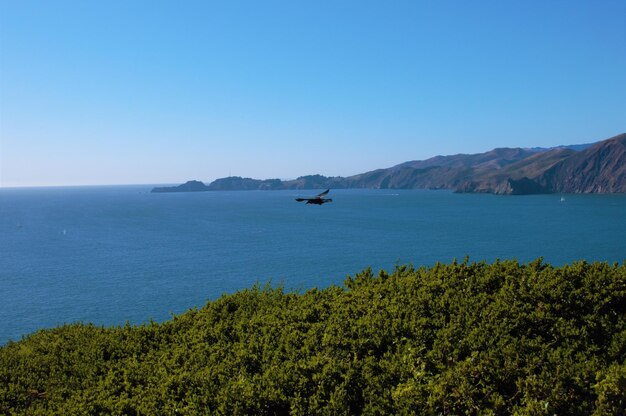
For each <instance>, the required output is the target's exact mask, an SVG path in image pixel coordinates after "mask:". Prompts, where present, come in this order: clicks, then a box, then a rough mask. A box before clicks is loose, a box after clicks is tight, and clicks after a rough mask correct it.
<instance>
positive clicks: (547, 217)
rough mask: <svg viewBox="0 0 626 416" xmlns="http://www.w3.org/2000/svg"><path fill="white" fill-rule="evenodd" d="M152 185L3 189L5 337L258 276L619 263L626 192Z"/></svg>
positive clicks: (108, 317)
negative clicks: (469, 263) (471, 264)
mask: <svg viewBox="0 0 626 416" xmlns="http://www.w3.org/2000/svg"><path fill="white" fill-rule="evenodd" d="M151 188H152V187H151V186H118V187H85V188H30V189H27V188H24V189H0V282H1V283H2V290H1V291H0V315H1V316H0V343H5V342H7V341H8V340H9V339H13V340H17V339H19V338H20V336H22V335H25V334H28V333H30V332H32V331H35V330H37V329H40V328H45V327H51V326H55V325H59V324H63V323H66V322H67V323H70V322H75V321H83V322H94V323H96V324H104V325H120V324H124V323H125V322H126V321H127V320H128V321H130V322H131V323H141V322H145V321H147V320H149V319H155V320H157V321H161V320H164V319H167V318H168V317H169V315H170V313H181V312H183V311H185V310H186V309H188V308H191V307H194V306H202V305H203V304H205V303H206V301H207V300H210V299H215V298H217V297H219V296H220V295H221V294H223V293H232V292H234V291H236V290H239V289H243V288H247V287H250V286H251V285H253V284H254V283H257V282H259V283H261V284H264V283H266V282H268V281H271V282H272V284H279V283H282V284H284V286H285V287H286V288H288V289H295V290H306V289H308V288H311V287H326V286H329V285H333V284H335V285H339V284H341V283H342V282H343V280H344V278H345V277H346V275H353V274H354V273H356V272H358V271H361V270H362V269H364V268H366V267H368V266H371V267H372V268H373V269H375V270H378V269H380V268H385V269H392V268H393V267H394V265H395V264H404V263H413V264H414V265H415V266H420V265H433V264H434V263H436V262H438V261H439V262H450V261H452V260H453V259H455V258H456V259H459V260H462V259H463V258H464V257H465V256H466V255H467V256H469V257H470V260H475V261H482V260H487V261H493V260H495V259H496V258H500V259H511V258H514V259H518V260H519V261H522V262H527V261H530V260H533V259H535V258H537V257H540V256H542V257H543V258H544V259H545V261H546V262H550V263H553V264H555V265H562V264H564V263H571V262H573V261H576V260H581V259H584V260H587V261H595V260H599V261H608V262H623V261H624V260H625V258H626V238H624V236H625V235H626V215H625V214H626V195H563V196H561V195H533V196H494V195H482V194H455V193H451V192H449V191H424V190H388V189H387V190H363V189H358V190H357V189H351V190H332V191H331V193H330V195H329V196H330V197H332V198H333V202H332V203H330V204H325V205H323V206H311V205H304V204H302V203H297V202H295V201H294V198H295V197H297V196H307V195H310V194H314V193H315V191H294V190H287V191H216V192H200V193H164V194H153V193H150V189H151ZM562 199H563V200H562Z"/></svg>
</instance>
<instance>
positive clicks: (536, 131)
mask: <svg viewBox="0 0 626 416" xmlns="http://www.w3.org/2000/svg"><path fill="white" fill-rule="evenodd" d="M625 15H626V2H623V1H617V0H614V1H612V0H607V1H604V2H593V1H555V2H550V3H545V2H539V1H528V2H523V3H519V4H507V3H503V2H498V1H482V2H473V3H461V2H454V1H439V2H430V1H417V2H414V1H400V2H394V3H393V4H383V3H382V2H380V3H377V2H369V1H365V2H362V1H359V2H356V1H346V2H341V3H337V2H324V1H322V2H316V3H297V4H296V3H282V2H277V1H268V2H264V3H262V4H261V3H254V2H245V1H232V2H227V3H213V2H195V1H189V2H185V3H182V4H174V3H170V2H160V1H157V2H147V1H135V2H132V3H129V2H122V1H111V2H106V3H85V2H78V1H59V2H54V3H43V2H34V1H32V2H31V1H23V2H9V1H6V0H0V187H7V188H8V187H31V186H68V185H69V186H84V185H96V186H97V185H127V184H132V185H135V184H176V183H182V182H185V181H187V180H190V179H197V180H201V181H204V182H210V181H212V180H215V179H217V178H221V177H226V176H242V177H252V178H258V179H267V178H281V179H288V178H296V177H298V176H302V175H309V174H322V175H325V176H350V175H353V174H358V173H362V172H366V171H369V170H373V169H378V168H385V167H390V166H393V165H396V164H399V163H402V162H405V161H408V160H422V159H428V158H430V157H433V156H436V155H450V154H457V153H482V152H486V151H489V150H491V149H493V148H497V147H525V148H532V147H553V146H558V145H569V144H579V143H589V142H595V141H599V140H604V139H607V138H609V137H612V136H614V135H616V134H620V133H623V132H624V131H625V130H626V129H625V127H624V121H625V120H624V114H626V103H625V102H624V100H623V97H624V96H626V42H624V39H626V26H624V25H623V22H622V20H623V16H625Z"/></svg>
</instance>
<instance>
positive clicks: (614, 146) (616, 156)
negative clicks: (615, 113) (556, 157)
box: [536, 134, 626, 193]
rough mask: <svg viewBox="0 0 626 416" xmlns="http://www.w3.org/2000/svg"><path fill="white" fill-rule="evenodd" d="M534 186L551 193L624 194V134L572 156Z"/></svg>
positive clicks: (625, 152) (625, 157) (558, 164)
mask: <svg viewBox="0 0 626 416" xmlns="http://www.w3.org/2000/svg"><path fill="white" fill-rule="evenodd" d="M536 182H537V183H538V184H540V185H542V186H544V187H546V188H548V189H550V190H551V191H552V192H564V193H622V192H626V134H621V135H619V136H616V137H614V138H612V139H609V140H605V141H603V142H600V143H597V144H595V145H593V146H592V147H590V148H588V149H586V150H583V151H582V152H580V153H577V154H575V155H572V156H571V157H569V158H567V159H565V160H563V161H561V162H559V163H557V164H556V165H554V166H553V167H551V168H550V169H547V170H546V171H545V172H544V173H543V174H541V175H540V176H539V177H537V179H536Z"/></svg>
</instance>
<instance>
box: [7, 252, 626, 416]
mask: <svg viewBox="0 0 626 416" xmlns="http://www.w3.org/2000/svg"><path fill="white" fill-rule="evenodd" d="M0 413H1V414H8V415H22V414H24V415H26V414H28V415H49V414H85V415H98V414H124V415H145V414H172V415H173V414H181V415H197V414H221V415H249V414H254V415H284V414H293V415H313V414H314V415H318V414H319V415H330V414H342V415H343V414H350V415H354V414H369V415H373V414H378V415H383V414H385V415H386V414H398V415H409V414H428V415H435V414H437V415H460V414H468V415H473V414H491V415H510V414H517V415H553V414H558V415H623V414H626V263H625V264H622V265H617V264H614V265H608V264H606V263H593V264H589V263H586V262H579V263H574V264H572V265H566V266H563V267H553V266H550V265H548V264H544V263H542V261H541V260H537V261H534V262H532V263H529V264H519V263H517V262H515V261H496V262H495V263H493V264H486V263H469V262H468V261H465V262H463V263H457V262H453V263H451V264H447V265H446V264H437V265H435V266H433V267H430V268H425V267H423V268H419V269H414V268H413V267H411V266H398V267H396V269H395V270H394V271H393V272H391V273H387V272H385V271H380V272H379V273H378V274H374V273H372V271H371V270H369V269H368V270H365V271H363V272H361V273H358V274H356V275H355V276H352V277H348V278H347V279H346V280H345V283H344V286H341V287H329V288H326V289H322V290H319V289H311V290H308V291H306V292H305V293H290V292H286V291H285V290H283V289H281V288H280V287H278V288H272V287H269V286H265V287H260V286H255V287H252V288H250V289H248V290H243V291H240V292H238V293H235V294H232V295H224V296H222V297H221V298H219V299H218V300H215V301H211V302H208V303H207V304H206V305H205V306H204V307H202V308H200V309H193V310H189V311H188V312H186V313H183V314H181V315H176V316H172V318H171V319H170V320H168V321H166V322H163V323H155V322H150V323H148V324H145V325H141V326H131V325H125V326H124V327H115V328H106V327H97V326H94V325H91V324H81V323H77V324H71V325H65V326H62V327H58V328H53V329H47V330H40V331H38V332H36V333H34V334H31V335H29V336H27V337H25V338H23V339H22V340H21V341H19V342H10V343H8V344H7V345H4V346H3V347H1V348H0Z"/></svg>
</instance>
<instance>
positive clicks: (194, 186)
mask: <svg viewBox="0 0 626 416" xmlns="http://www.w3.org/2000/svg"><path fill="white" fill-rule="evenodd" d="M320 188H335V189H339V188H372V189H449V190H454V191H455V192H477V193H493V194H506V195H523V194H542V193H625V192H626V133H623V134H620V135H618V136H615V137H612V138H610V139H607V140H603V141H600V142H597V143H593V144H585V145H571V146H558V147H554V148H531V149H524V148H498V149H493V150H491V151H489V152H485V153H478V154H469V155H468V154H457V155H451V156H435V157H433V158H430V159H427V160H414V161H408V162H404V163H400V164H399V165H396V166H392V167H390V168H386V169H376V170H373V171H369V172H365V173H361V174H358V175H353V176H348V177H341V176H335V177H327V176H322V175H308V176H301V177H299V178H297V179H293V180H286V181H283V180H280V179H265V180H261V179H252V178H242V177H238V176H231V177H227V178H221V179H217V180H215V181H213V182H211V183H210V184H209V185H205V184H204V183H202V182H200V181H189V182H186V183H184V184H182V185H179V186H174V187H157V188H154V189H153V190H152V192H197V191H221V190H279V189H320Z"/></svg>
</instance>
